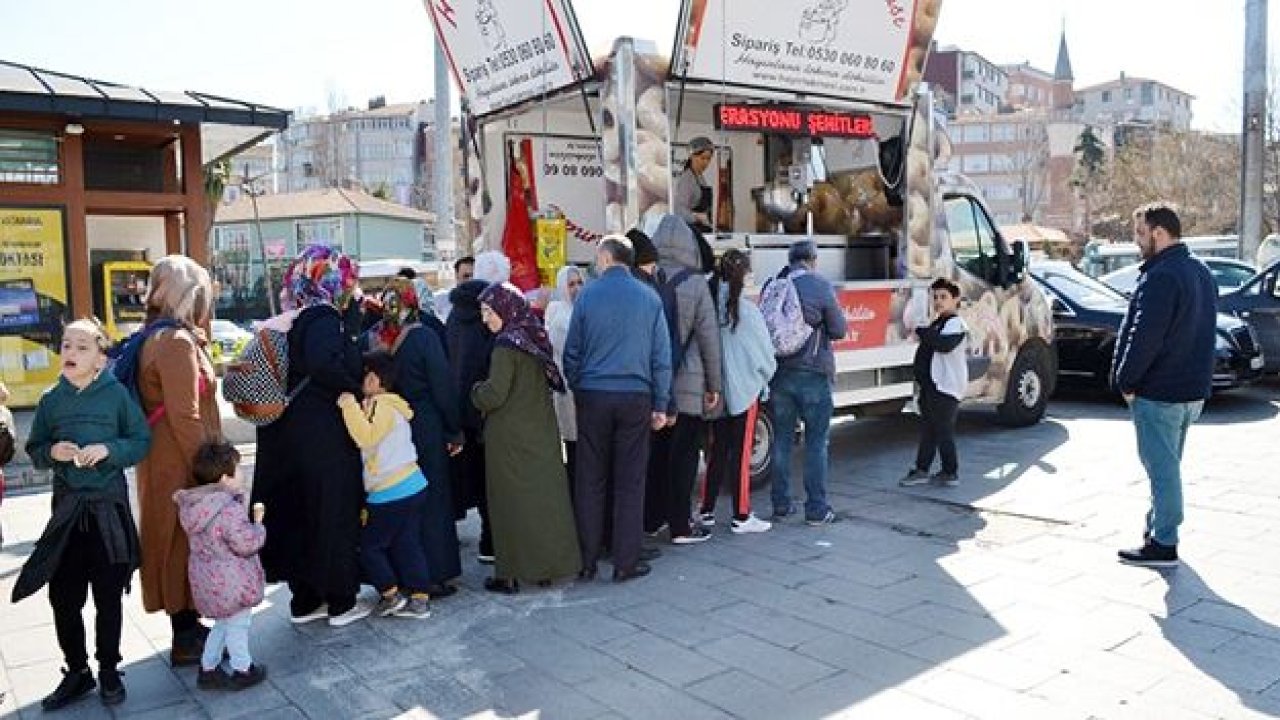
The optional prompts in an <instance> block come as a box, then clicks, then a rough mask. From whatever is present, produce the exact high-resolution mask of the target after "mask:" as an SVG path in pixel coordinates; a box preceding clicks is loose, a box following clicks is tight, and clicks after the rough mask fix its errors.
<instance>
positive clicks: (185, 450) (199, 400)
mask: <svg viewBox="0 0 1280 720" xmlns="http://www.w3.org/2000/svg"><path fill="white" fill-rule="evenodd" d="M212 299H213V292H212V287H211V284H210V281H209V273H208V271H206V270H205V269H204V268H202V267H200V265H199V264H197V263H196V262H195V261H194V260H192V259H191V258H188V257H184V256H182V255H169V256H167V257H163V258H161V259H160V261H159V262H157V263H156V264H155V267H153V268H152V269H151V287H150V290H149V292H148V293H147V323H148V325H151V324H153V323H163V324H164V325H166V326H164V327H163V328H162V329H160V330H155V331H154V332H152V333H151V335H150V337H148V338H147V340H146V342H145V344H144V345H143V346H142V351H141V353H140V355H139V363H138V393H139V395H140V396H141V398H142V410H143V412H144V413H145V414H146V416H147V422H148V423H149V424H150V425H151V438H152V441H151V451H150V452H149V453H148V454H147V457H146V459H144V460H143V461H142V462H141V463H139V464H138V505H139V510H140V514H139V522H138V525H139V532H140V534H141V536H142V604H143V607H145V608H146V610H147V612H159V611H161V610H163V611H164V612H165V613H167V614H168V615H169V620H170V624H171V625H172V627H173V644H172V649H171V652H170V655H169V662H170V663H171V664H172V665H174V666H179V665H189V664H194V663H195V662H197V661H198V660H199V659H200V653H201V651H202V650H203V647H204V637H205V635H207V634H208V630H207V629H206V628H204V626H202V625H200V622H199V620H200V615H199V613H197V612H196V610H195V603H194V602H193V601H192V599H191V586H190V585H189V584H188V582H187V552H188V550H187V536H186V533H184V532H183V531H182V526H181V525H179V523H178V508H177V505H175V504H174V502H173V494H174V492H176V491H178V490H181V489H184V488H188V487H191V486H192V485H193V482H192V479H191V462H192V459H193V458H194V457H195V454H196V449H197V448H198V447H199V446H200V445H201V444H202V443H204V442H206V441H211V440H218V439H221V437H222V424H221V419H220V416H219V412H218V401H217V397H216V396H215V395H214V393H215V392H216V390H217V379H216V377H215V375H214V372H213V363H212V361H211V360H210V358H209V353H208V351H207V350H206V349H205V345H206V343H207V341H206V339H205V336H204V331H203V330H202V329H201V326H203V325H205V324H206V323H207V322H208V319H209V312H210V308H211V304H212Z"/></svg>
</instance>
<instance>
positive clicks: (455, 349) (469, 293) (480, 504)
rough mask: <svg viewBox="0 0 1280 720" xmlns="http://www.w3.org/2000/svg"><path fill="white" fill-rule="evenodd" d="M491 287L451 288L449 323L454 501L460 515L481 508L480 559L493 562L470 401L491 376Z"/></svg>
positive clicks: (477, 425)
mask: <svg viewBox="0 0 1280 720" xmlns="http://www.w3.org/2000/svg"><path fill="white" fill-rule="evenodd" d="M488 287H489V283H487V282H485V281H484V280H468V281H467V282H464V283H462V284H461V285H459V286H458V287H456V288H454V289H453V290H452V291H451V292H450V293H449V302H450V303H452V304H453V309H452V310H451V311H450V312H449V319H448V321H447V322H446V323H445V337H447V338H448V341H449V359H450V364H451V365H452V368H453V382H454V389H455V391H456V392H457V396H458V409H459V413H460V415H461V418H462V432H463V435H464V438H465V439H464V442H463V446H462V452H461V453H459V454H458V455H456V456H454V458H453V491H454V494H453V500H454V502H453V505H454V510H455V512H456V518H457V519H458V520H461V519H462V518H464V517H466V515H467V510H469V509H471V508H476V509H477V510H478V511H479V512H480V548H479V558H478V559H479V560H480V562H482V563H485V564H489V563H492V562H493V535H492V533H491V532H490V528H489V506H488V503H486V502H485V463H484V444H483V442H482V435H481V429H482V427H483V426H484V420H483V418H482V417H481V415H480V411H479V410H477V409H476V407H475V405H472V404H471V388H472V387H474V386H475V384H476V383H478V382H480V381H482V380H484V379H485V378H487V377H489V356H490V355H492V354H493V334H492V333H490V332H489V329H488V328H487V327H485V325H484V321H482V320H481V319H480V293H482V292H484V291H485V289H486V288H488Z"/></svg>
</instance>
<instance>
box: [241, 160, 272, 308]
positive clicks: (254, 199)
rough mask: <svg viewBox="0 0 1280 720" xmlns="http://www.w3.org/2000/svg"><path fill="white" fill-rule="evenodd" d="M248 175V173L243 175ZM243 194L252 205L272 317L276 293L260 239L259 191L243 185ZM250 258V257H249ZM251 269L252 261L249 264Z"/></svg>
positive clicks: (264, 246) (262, 242) (262, 240)
mask: <svg viewBox="0 0 1280 720" xmlns="http://www.w3.org/2000/svg"><path fill="white" fill-rule="evenodd" d="M245 174H246V175H248V174H249V173H247V172H246V173H245ZM244 192H245V194H246V195H248V196H249V201H250V203H252V204H253V228H254V232H255V233H256V234H257V235H258V253H259V254H261V255H262V282H263V286H264V287H265V288H266V290H267V311H268V312H269V313H270V314H271V316H272V317H275V314H276V293H275V288H274V287H272V283H271V261H270V260H269V259H268V258H267V241H266V240H265V239H264V238H263V237H262V218H261V217H260V216H259V215H258V195H260V194H261V191H259V190H258V189H256V188H254V187H253V186H252V185H251V184H250V183H245V185H244ZM250 257H252V256H250ZM250 267H252V261H251V262H250Z"/></svg>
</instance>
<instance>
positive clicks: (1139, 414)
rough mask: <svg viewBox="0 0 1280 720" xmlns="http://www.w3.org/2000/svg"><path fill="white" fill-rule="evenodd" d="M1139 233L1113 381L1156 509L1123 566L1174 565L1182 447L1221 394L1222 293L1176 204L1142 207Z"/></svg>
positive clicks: (1138, 216)
mask: <svg viewBox="0 0 1280 720" xmlns="http://www.w3.org/2000/svg"><path fill="white" fill-rule="evenodd" d="M1133 229H1134V240H1135V242H1137V244H1138V248H1139V250H1140V251H1141V253H1142V257H1143V259H1144V260H1145V262H1144V263H1143V264H1142V275H1141V276H1140V277H1139V279H1138V287H1137V289H1136V290H1135V291H1134V294H1133V299H1132V300H1130V301H1129V311H1128V313H1127V314H1126V315H1125V319H1124V323H1123V324H1122V325H1121V326H1120V335H1119V337H1118V338H1117V339H1116V351H1115V358H1114V360H1113V363H1112V368H1111V379H1112V383H1113V384H1114V385H1115V387H1116V389H1117V390H1119V391H1120V393H1121V394H1122V395H1124V399H1125V401H1126V402H1127V403H1129V406H1130V408H1132V411H1133V424H1134V427H1135V428H1136V430H1137V435H1138V457H1139V458H1140V459H1141V460H1142V465H1143V467H1145V468H1146V471H1147V477H1148V478H1149V479H1150V482H1151V510H1150V511H1148V513H1147V521H1146V532H1145V533H1144V542H1143V545H1142V546H1141V547H1139V548H1137V549H1134V550H1121V551H1120V560H1121V562H1125V563H1129V564H1133V565H1146V566H1153V567H1162V566H1172V565H1176V564H1177V562H1178V525H1180V524H1181V523H1182V504H1183V503H1182V470H1181V463H1182V449H1183V447H1184V445H1185V444H1186V439H1187V429H1188V428H1189V427H1190V426H1191V424H1192V423H1193V422H1195V421H1196V419H1197V418H1199V417H1200V411H1201V410H1202V409H1203V408H1204V401H1205V400H1206V399H1207V398H1208V397H1209V395H1210V393H1211V392H1212V388H1213V352H1214V338H1215V334H1216V332H1217V331H1216V326H1217V322H1216V315H1217V289H1216V287H1215V286H1214V283H1213V278H1212V276H1210V274H1209V270H1208V268H1206V267H1205V265H1204V263H1202V262H1200V261H1199V260H1197V259H1196V258H1195V257H1193V256H1192V255H1191V252H1190V251H1189V250H1188V249H1187V246H1186V245H1183V244H1182V240H1181V238H1182V224H1181V221H1180V220H1179V219H1178V214H1177V212H1176V211H1175V210H1174V209H1173V207H1172V206H1170V205H1169V204H1167V203H1159V202H1157V203H1151V204H1149V205H1145V206H1143V207H1141V208H1139V209H1138V210H1136V211H1135V212H1134V215H1133Z"/></svg>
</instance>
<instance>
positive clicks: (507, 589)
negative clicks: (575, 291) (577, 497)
mask: <svg viewBox="0 0 1280 720" xmlns="http://www.w3.org/2000/svg"><path fill="white" fill-rule="evenodd" d="M480 303H481V305H480V307H481V313H482V314H483V316H484V321H485V324H486V325H488V327H489V330H490V331H491V332H493V334H494V344H495V347H494V349H493V358H492V360H491V362H490V365H489V377H488V379H486V380H484V381H482V382H479V383H476V385H475V387H474V388H472V390H471V400H472V402H473V403H475V406H476V407H477V408H478V409H479V410H480V411H481V412H483V413H484V414H485V426H484V447H485V466H486V469H487V478H486V480H487V491H488V493H487V494H488V502H489V517H490V520H491V522H492V523H493V545H494V551H495V553H496V555H497V562H496V564H495V567H494V574H493V577H491V578H489V579H488V580H487V581H485V589H487V590H491V591H493V592H503V593H513V592H518V591H519V589H520V581H521V580H526V581H527V580H532V581H535V582H538V583H547V582H550V581H552V580H556V579H559V578H564V577H572V576H574V575H576V574H577V572H578V570H579V569H580V568H581V564H582V557H581V555H580V554H579V552H578V534H577V530H576V529H575V527H574V521H573V508H572V506H571V504H570V501H569V483H568V480H567V479H566V478H565V473H564V461H563V458H562V455H561V451H560V434H559V432H558V431H557V430H556V417H555V412H554V411H553V410H552V409H551V393H552V391H555V392H563V391H564V389H565V386H564V380H563V379H562V378H561V376H560V371H559V370H558V369H557V368H556V363H555V359H554V358H553V357H552V350H551V341H550V340H549V339H548V338H547V333H546V330H545V329H543V327H542V323H541V322H540V321H539V320H538V319H537V318H536V317H535V316H534V315H533V311H532V309H530V307H529V303H528V302H527V301H526V300H525V299H524V297H523V296H522V295H521V294H520V291H519V290H517V289H515V288H514V287H512V286H510V285H506V284H499V285H491V286H490V287H489V289H487V290H485V291H484V292H483V293H482V294H481V295H480Z"/></svg>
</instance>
